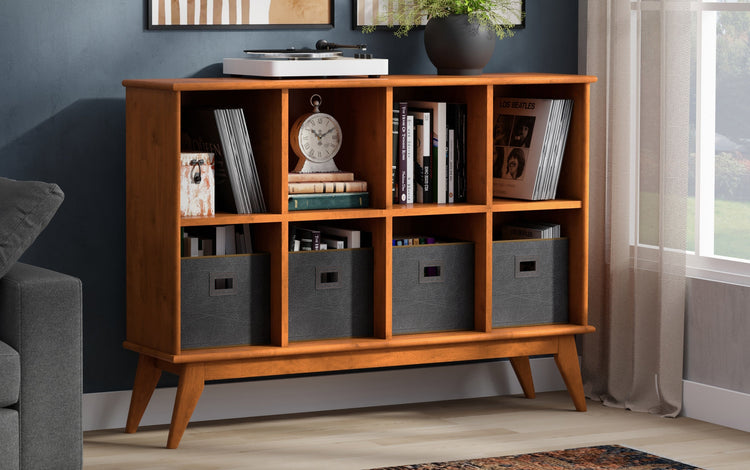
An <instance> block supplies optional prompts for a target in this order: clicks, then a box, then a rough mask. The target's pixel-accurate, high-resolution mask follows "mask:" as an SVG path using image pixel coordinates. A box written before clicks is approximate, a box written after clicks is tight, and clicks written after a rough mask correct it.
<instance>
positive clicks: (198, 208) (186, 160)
mask: <svg viewBox="0 0 750 470" xmlns="http://www.w3.org/2000/svg"><path fill="white" fill-rule="evenodd" d="M215 195H216V185H215V183H214V154H213V153H182V154H180V215H181V216H183V217H185V216H203V217H208V216H212V215H214V213H215V212H216V206H215V200H216V198H215Z"/></svg>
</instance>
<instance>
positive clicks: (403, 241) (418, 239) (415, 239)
mask: <svg viewBox="0 0 750 470" xmlns="http://www.w3.org/2000/svg"><path fill="white" fill-rule="evenodd" d="M435 243H437V239H436V238H435V237H426V236H423V235H416V236H415V235H398V236H394V237H393V246H412V245H434V244H435Z"/></svg>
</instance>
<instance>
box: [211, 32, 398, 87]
mask: <svg viewBox="0 0 750 470" xmlns="http://www.w3.org/2000/svg"><path fill="white" fill-rule="evenodd" d="M343 48H353V49H358V50H360V51H362V52H357V53H355V54H354V56H353V57H345V56H344V55H343V53H342V52H341V51H340V50H338V49H343ZM366 50H367V46H366V45H364V44H358V45H354V46H347V45H341V44H334V43H329V42H328V41H326V40H324V39H321V40H319V41H318V42H317V43H316V44H315V49H307V48H304V49H295V48H289V49H268V50H246V51H244V52H245V54H246V57H240V58H226V59H224V73H225V74H227V75H244V76H250V77H267V78H291V77H353V76H366V77H379V76H381V75H388V59H376V58H374V57H372V54H369V53H366V52H364V51H366Z"/></svg>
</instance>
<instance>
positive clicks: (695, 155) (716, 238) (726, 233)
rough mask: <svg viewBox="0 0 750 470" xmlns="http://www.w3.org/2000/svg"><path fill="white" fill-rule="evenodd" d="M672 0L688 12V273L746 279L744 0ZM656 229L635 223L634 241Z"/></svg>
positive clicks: (749, 165) (749, 180)
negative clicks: (689, 109)
mask: <svg viewBox="0 0 750 470" xmlns="http://www.w3.org/2000/svg"><path fill="white" fill-rule="evenodd" d="M637 3H640V5H637V4H636V2H634V3H632V4H631V5H633V10H634V11H633V12H634V14H637V11H636V10H638V9H641V10H643V9H645V8H647V5H646V4H648V3H650V2H648V1H641V2H637ZM654 3H656V2H654ZM661 3H664V2H661ZM666 3H667V4H669V3H670V2H666ZM676 4H679V5H677V8H684V9H689V10H690V11H691V12H693V13H694V14H693V15H691V17H692V24H691V25H686V27H687V26H690V27H692V37H693V38H694V41H693V44H692V67H691V68H692V71H691V116H690V168H689V176H688V179H689V188H690V189H689V191H690V193H689V198H688V201H687V204H688V208H687V214H688V240H687V249H688V259H687V268H688V275H689V276H691V277H700V278H705V279H711V280H717V281H722V282H731V283H736V284H743V285H750V86H749V85H748V84H750V0H725V1H719V2H708V1H703V2H701V1H678V2H672V7H674V5H676ZM655 8H656V9H658V8H659V7H658V6H656V7H655ZM634 37H635V36H634ZM639 202H640V204H641V210H644V209H643V204H648V203H649V202H648V197H644V196H643V194H641V196H640V201H639ZM654 236H655V235H654V234H653V233H649V227H648V225H647V224H639V226H638V243H639V245H640V246H644V245H646V246H647V245H655V244H656V242H655V241H654ZM657 236H658V235H657Z"/></svg>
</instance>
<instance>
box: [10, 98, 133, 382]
mask: <svg viewBox="0 0 750 470" xmlns="http://www.w3.org/2000/svg"><path fill="white" fill-rule="evenodd" d="M0 155H3V156H4V158H8V159H13V165H12V166H11V165H7V166H6V168H5V169H4V170H3V176H6V177H9V178H16V179H37V180H43V181H47V182H52V183H56V184H58V185H59V186H60V187H61V188H62V190H63V191H64V192H65V201H64V202H63V204H62V206H61V207H60V209H59V210H58V212H57V214H56V215H55V217H54V218H53V219H52V221H51V222H50V224H49V225H48V226H47V228H46V229H45V230H44V232H42V234H41V235H40V236H39V238H38V239H37V240H36V242H35V243H34V244H33V245H32V246H31V247H30V248H29V250H28V251H27V252H26V253H25V254H24V256H23V257H22V258H21V261H23V262H26V263H30V264H35V265H38V266H42V267H46V268H49V269H53V270H56V271H60V272H63V273H66V274H70V275H73V276H76V277H79V278H80V279H81V281H82V282H83V329H84V339H85V340H84V343H83V347H84V390H85V391H86V392H94V391H100V390H102V389H108V390H111V389H112V388H114V387H119V388H122V389H127V388H129V387H131V386H132V373H124V371H135V364H136V362H137V357H136V356H135V354H132V353H128V352H126V351H124V350H123V349H122V346H121V344H122V341H123V340H124V339H125V100H124V99H81V100H78V101H76V102H74V103H73V104H71V105H70V106H68V107H67V108H65V109H63V110H62V111H60V112H59V113H57V114H55V115H54V116H52V117H50V118H49V119H47V120H46V121H44V122H42V123H41V124H39V125H38V126H36V127H35V128H33V129H31V130H29V131H28V132H26V133H25V134H23V135H22V136H21V137H19V138H17V139H15V140H14V141H11V142H9V143H7V144H6V145H4V146H3V147H2V148H0ZM7 171H12V173H8V172H7ZM26 175H33V177H28V176H26Z"/></svg>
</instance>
